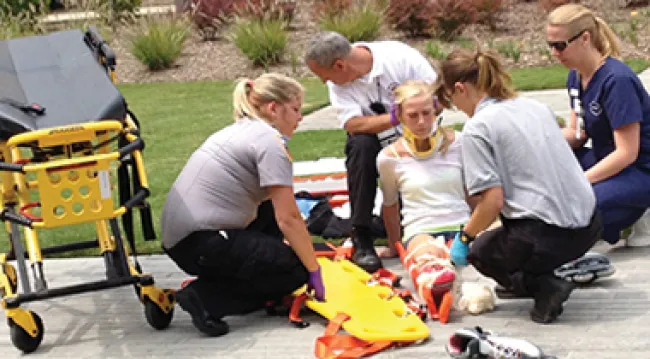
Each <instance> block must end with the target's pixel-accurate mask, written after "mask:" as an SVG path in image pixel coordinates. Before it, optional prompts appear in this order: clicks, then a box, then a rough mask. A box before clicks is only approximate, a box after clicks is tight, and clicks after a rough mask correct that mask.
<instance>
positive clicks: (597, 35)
mask: <svg viewBox="0 0 650 359" xmlns="http://www.w3.org/2000/svg"><path fill="white" fill-rule="evenodd" d="M548 24H549V25H560V26H564V27H566V29H567V32H568V33H569V36H570V37H573V36H575V35H578V34H580V33H582V32H585V31H587V32H588V33H589V35H590V37H591V43H592V44H593V45H594V47H595V48H596V50H598V52H599V53H600V54H601V55H603V56H611V57H620V56H621V49H620V45H619V40H618V38H617V37H616V35H615V34H614V31H612V29H611V28H610V27H609V25H607V23H606V22H605V21H604V20H603V19H601V18H600V17H598V16H596V15H595V14H594V13H593V12H592V11H591V10H589V9H588V8H586V7H584V6H582V5H580V4H566V5H562V6H559V7H557V8H556V9H555V10H553V11H551V13H550V14H549V15H548Z"/></svg>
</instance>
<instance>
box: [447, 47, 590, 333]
mask: <svg viewBox="0 0 650 359" xmlns="http://www.w3.org/2000/svg"><path fill="white" fill-rule="evenodd" d="M441 68H442V80H443V82H444V85H443V86H442V87H441V88H442V89H443V90H442V91H441V95H442V97H443V99H445V100H447V102H449V101H450V102H451V103H453V105H455V107H457V108H459V109H460V110H462V111H463V112H465V113H466V114H467V115H468V116H469V117H470V120H469V121H468V122H467V124H466V125H465V128H464V129H463V136H462V137H461V149H462V159H463V173H464V177H465V184H466V187H467V191H468V194H469V195H470V196H478V197H479V199H478V201H477V205H476V207H475V209H474V211H473V213H472V215H471V217H470V219H469V221H468V222H467V224H466V225H465V227H464V228H463V232H462V233H461V234H460V235H458V236H457V237H456V238H455V239H454V241H453V243H452V245H451V249H450V251H451V258H452V260H453V261H454V263H455V264H457V265H462V264H466V263H467V262H468V261H469V263H471V264H472V265H473V266H474V267H475V268H476V269H477V270H478V271H479V272H481V273H483V274H484V275H486V276H488V277H491V278H494V279H495V280H496V281H497V282H498V283H499V284H500V285H501V286H503V287H505V289H506V290H508V291H511V292H512V293H513V294H514V295H516V296H522V297H532V298H534V299H535V306H534V308H533V310H532V311H531V313H530V314H531V319H532V320H533V321H535V322H538V323H549V322H552V321H554V320H555V319H556V318H557V317H558V316H559V315H560V314H561V313H562V305H563V303H564V302H565V301H566V300H567V299H568V298H569V296H570V294H571V291H572V290H573V288H574V285H573V284H572V283H570V282H568V281H565V280H563V279H559V278H557V277H555V276H554V275H553V271H554V269H555V268H557V267H558V266H560V265H562V264H564V263H566V262H568V261H570V260H573V259H575V258H578V257H580V256H582V255H583V254H584V253H585V252H586V251H587V250H588V249H589V248H591V247H592V246H593V244H594V243H595V242H596V241H597V240H598V238H599V235H600V231H601V224H600V219H599V216H598V215H597V214H596V199H595V196H594V193H593V190H592V189H591V185H590V184H589V181H587V178H586V177H585V175H584V173H583V171H582V168H581V167H580V164H579V163H578V161H577V160H576V158H575V156H574V155H573V152H572V151H571V148H570V147H569V145H568V144H567V143H566V141H565V140H564V137H563V135H562V132H561V130H560V128H559V126H558V125H557V122H556V120H555V115H554V114H553V112H552V111H551V110H550V108H549V107H548V106H545V105H543V104H542V103H540V102H538V101H535V100H532V99H529V98H526V97H521V96H518V95H517V93H516V92H515V91H514V90H513V88H512V84H511V81H510V77H509V75H508V74H507V73H506V72H505V71H504V70H503V68H502V65H501V63H500V62H499V59H498V58H497V56H496V55H495V54H493V53H492V52H483V51H470V50H466V49H459V50H456V51H454V52H452V53H451V54H450V55H449V56H448V57H447V59H446V60H445V61H443V63H442V66H441ZM497 216H500V218H501V222H502V226H501V227H500V228H497V229H494V230H490V231H487V232H484V233H482V234H481V235H479V236H478V237H476V236H477V234H479V233H481V232H482V231H484V230H485V229H486V228H487V227H488V226H489V225H491V224H492V223H493V222H494V220H495V219H496V218H497ZM475 237H476V238H475ZM470 243H471V244H472V245H471V249H470ZM468 254H469V255H468Z"/></svg>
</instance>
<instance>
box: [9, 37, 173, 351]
mask: <svg viewBox="0 0 650 359" xmlns="http://www.w3.org/2000/svg"><path fill="white" fill-rule="evenodd" d="M79 40H80V41H85V42H86V44H87V45H88V46H89V47H90V48H91V50H92V51H93V52H94V53H95V54H96V55H97V60H98V62H99V63H100V64H101V65H102V66H103V67H104V68H105V70H106V73H107V75H108V76H109V78H110V80H111V81H112V82H113V83H115V82H116V76H115V55H114V52H113V51H112V49H110V47H108V45H107V44H106V42H105V41H104V40H103V39H102V38H101V36H100V35H99V32H98V31H97V29H95V28H93V27H91V28H89V30H88V31H87V32H86V33H85V34H84V38H83V39H81V38H80V39H79ZM143 149H144V141H143V140H142V138H140V136H139V128H138V125H137V119H135V117H134V116H133V114H132V113H130V112H128V115H127V116H126V117H125V118H124V119H114V120H102V121H97V122H90V123H74V124H70V125H66V126H58V127H52V128H43V129H38V130H35V131H28V132H23V133H19V134H16V135H13V136H11V137H10V138H9V139H8V140H6V141H3V142H0V156H1V157H0V195H1V197H0V204H1V205H2V209H1V210H2V212H0V219H2V221H4V223H5V227H6V231H7V233H8V237H9V242H10V246H11V249H10V251H9V252H8V253H0V298H1V302H0V304H1V306H2V307H3V309H4V310H5V312H6V316H7V322H8V326H9V328H10V336H11V341H12V342H13V344H14V346H16V347H17V348H18V349H20V350H21V351H22V352H24V353H31V352H33V351H35V350H36V349H37V348H38V347H39V346H40V344H41V342H42V340H43V333H44V325H43V321H42V319H41V318H40V316H39V315H38V314H36V313H34V312H32V311H30V310H26V309H23V308H22V307H21V305H22V304H25V303H29V302H34V301H40V300H46V299H51V298H56V297H62V296H67V295H73V294H80V293H86V292H91V291H98V290H104V289H109V288H115V287H120V286H127V285H132V286H133V287H134V289H135V292H136V295H137V297H138V299H139V300H140V302H141V303H142V304H143V305H144V312H145V317H146V320H147V322H148V323H149V324H150V325H151V326H152V327H153V328H155V329H159V330H161V329H164V328H166V327H167V326H168V325H169V324H170V322H171V320H172V317H173V312H174V304H175V299H174V292H173V290H170V289H161V288H158V287H156V286H155V285H154V280H153V277H152V276H151V275H150V274H146V273H143V272H142V270H141V267H140V265H139V263H138V262H137V257H136V255H137V253H136V250H135V244H134V240H133V235H132V233H129V232H132V231H133V228H132V223H130V222H129V223H130V224H129V225H125V228H124V230H125V232H126V236H127V242H128V244H129V247H130V252H131V253H129V248H127V243H125V241H124V240H123V238H124V237H123V234H122V229H121V228H120V226H119V223H118V218H122V220H123V223H125V224H126V223H127V222H124V221H125V219H128V220H129V221H131V220H132V219H131V218H132V217H131V216H132V210H133V209H136V208H138V209H140V216H141V219H142V222H143V231H144V232H145V239H152V237H153V238H155V234H154V233H153V228H152V222H151V212H150V208H149V205H148V203H147V202H146V199H147V197H149V194H150V192H149V184H148V180H147V175H146V171H145V167H144V160H143V156H142V150H143ZM129 168H130V169H131V175H132V176H133V187H134V188H133V192H134V193H133V195H132V196H131V195H130V194H131V192H130V184H129V183H123V181H122V180H124V175H126V176H127V179H128V170H129ZM116 174H117V178H118V179H120V183H119V187H120V200H119V202H120V203H116V202H117V201H116V200H115V198H114V197H115V196H114V192H115V191H113V188H114V187H115V182H116V181H115V178H116ZM124 186H126V187H127V188H129V191H128V195H126V196H125V195H124V191H123V190H124ZM76 224H93V225H94V227H95V230H96V234H97V238H96V239H94V240H91V241H87V242H77V243H66V244H63V245H59V246H53V247H49V248H42V247H41V243H40V241H39V235H38V233H39V231H42V230H49V229H53V228H61V227H66V226H70V225H76ZM126 227H129V228H126ZM21 232H22V233H21ZM24 244H25V245H26V248H25V245H24ZM87 248H98V249H99V251H100V253H101V255H102V257H103V259H104V263H105V267H106V278H105V279H101V280H96V281H92V282H88V283H81V284H74V285H67V286H60V287H56V288H51V287H49V286H48V283H47V281H46V279H45V273H44V269H43V258H44V255H46V254H54V253H64V252H69V251H72V250H79V249H87ZM129 254H131V255H132V258H133V263H132V262H131V261H130V260H129V257H128V256H129ZM12 259H15V263H16V266H17V270H16V267H14V265H13V264H12V263H10V262H9V261H10V260H12ZM28 263H29V269H28ZM30 272H31V273H30ZM30 274H31V278H30ZM19 286H20V292H19Z"/></svg>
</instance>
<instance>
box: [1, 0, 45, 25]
mask: <svg viewBox="0 0 650 359" xmlns="http://www.w3.org/2000/svg"><path fill="white" fill-rule="evenodd" d="M49 8H50V0H4V1H2V2H1V3H0V11H1V12H2V13H4V14H5V15H14V16H17V15H20V14H23V13H26V12H27V13H38V12H45V11H47V9H49ZM3 23H4V21H3ZM3 26H4V25H3Z"/></svg>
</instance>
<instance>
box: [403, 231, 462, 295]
mask: <svg viewBox="0 0 650 359" xmlns="http://www.w3.org/2000/svg"><path fill="white" fill-rule="evenodd" d="M404 263H405V264H406V266H407V268H408V271H409V275H411V278H413V280H414V282H415V284H416V286H417V291H418V293H419V294H420V296H421V297H422V298H426V296H425V294H424V293H425V292H429V293H441V292H445V291H449V290H451V289H452V286H453V283H454V279H455V277H456V273H455V271H454V267H453V265H452V264H451V261H450V259H449V249H448V248H447V246H446V245H445V239H444V237H442V236H439V237H438V238H435V239H433V238H431V239H429V240H427V241H423V242H422V243H420V244H419V245H418V246H416V247H415V248H414V249H413V250H412V251H409V254H408V255H407V256H406V257H405V258H404Z"/></svg>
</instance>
